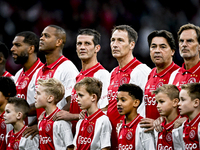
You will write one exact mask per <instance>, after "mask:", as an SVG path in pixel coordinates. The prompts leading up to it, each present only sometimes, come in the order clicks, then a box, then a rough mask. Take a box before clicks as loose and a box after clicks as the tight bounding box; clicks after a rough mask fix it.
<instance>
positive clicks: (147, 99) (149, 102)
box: [144, 95, 156, 105]
mask: <svg viewBox="0 0 200 150" xmlns="http://www.w3.org/2000/svg"><path fill="white" fill-rule="evenodd" d="M144 102H145V105H156V99H155V97H154V96H152V97H151V96H149V97H148V95H145V96H144Z"/></svg>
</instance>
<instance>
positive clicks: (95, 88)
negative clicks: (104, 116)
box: [74, 77, 102, 101]
mask: <svg viewBox="0 0 200 150" xmlns="http://www.w3.org/2000/svg"><path fill="white" fill-rule="evenodd" d="M82 86H84V87H85V89H86V91H87V92H88V93H89V94H90V95H92V94H96V95H97V101H98V100H99V99H100V97H101V92H102V82H101V81H99V80H98V79H96V78H92V77H85V78H84V79H82V80H81V81H79V82H78V83H76V84H75V86H74V89H75V90H78V89H79V88H80V87H82Z"/></svg>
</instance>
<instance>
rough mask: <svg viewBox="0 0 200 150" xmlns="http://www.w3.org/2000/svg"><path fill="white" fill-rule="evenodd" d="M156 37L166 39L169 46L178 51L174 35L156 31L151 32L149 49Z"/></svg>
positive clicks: (164, 31)
mask: <svg viewBox="0 0 200 150" xmlns="http://www.w3.org/2000/svg"><path fill="white" fill-rule="evenodd" d="M154 37H163V38H165V39H166V40H167V43H168V44H169V46H170V48H171V49H172V50H176V44H175V40H174V37H173V35H172V33H170V32H168V31H166V30H155V31H153V32H151V33H150V34H149V36H148V38H147V40H148V44H149V47H150V46H151V42H152V39H153V38H154Z"/></svg>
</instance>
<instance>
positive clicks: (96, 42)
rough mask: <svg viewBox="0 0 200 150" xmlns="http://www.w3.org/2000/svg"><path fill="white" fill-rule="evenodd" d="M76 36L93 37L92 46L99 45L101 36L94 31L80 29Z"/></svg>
mask: <svg viewBox="0 0 200 150" xmlns="http://www.w3.org/2000/svg"><path fill="white" fill-rule="evenodd" d="M78 35H90V36H93V42H94V45H95V46H96V45H99V44H100V39H101V34H100V33H99V32H98V31H96V30H94V29H88V28H86V29H80V30H79V32H78Z"/></svg>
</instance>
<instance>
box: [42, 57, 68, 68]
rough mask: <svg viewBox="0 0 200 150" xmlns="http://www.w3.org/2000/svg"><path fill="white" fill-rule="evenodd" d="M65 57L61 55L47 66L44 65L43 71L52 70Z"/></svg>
mask: <svg viewBox="0 0 200 150" xmlns="http://www.w3.org/2000/svg"><path fill="white" fill-rule="evenodd" d="M64 59H65V57H64V56H63V55H62V56H60V58H58V59H57V60H56V61H55V62H53V63H52V64H50V65H48V66H47V63H45V66H44V69H53V68H54V67H55V66H56V65H57V64H58V63H60V62H61V61H63V60H64Z"/></svg>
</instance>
